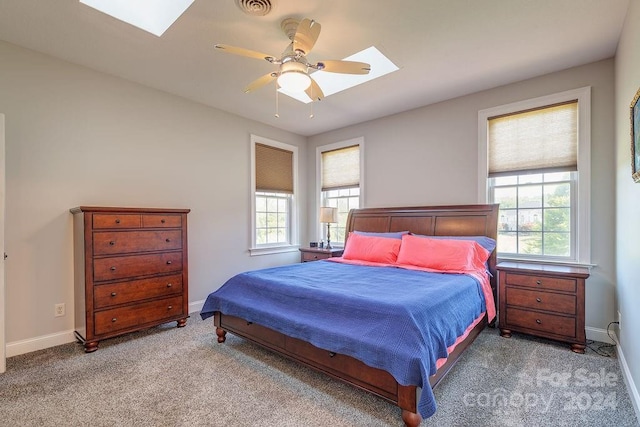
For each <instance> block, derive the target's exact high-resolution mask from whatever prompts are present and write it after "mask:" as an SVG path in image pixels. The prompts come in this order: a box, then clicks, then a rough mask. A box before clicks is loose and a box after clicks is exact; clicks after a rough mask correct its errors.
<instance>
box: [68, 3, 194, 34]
mask: <svg viewBox="0 0 640 427" xmlns="http://www.w3.org/2000/svg"><path fill="white" fill-rule="evenodd" d="M193 1H194V0H80V3H84V4H86V5H87V6H90V7H92V8H94V9H97V10H99V11H100V12H102V13H106V14H107V15H111V16H113V17H114V18H116V19H119V20H121V21H124V22H126V23H127V24H131V25H133V26H135V27H138V28H141V29H143V30H145V31H148V32H150V33H151V34H154V35H156V36H158V37H160V36H161V35H162V34H163V33H164V32H165V31H166V30H167V28H169V27H170V26H171V25H172V24H173V23H174V22H176V20H177V19H178V18H179V17H180V15H182V14H183V13H184V11H185V10H187V8H188V7H189V6H191V4H192V3H193Z"/></svg>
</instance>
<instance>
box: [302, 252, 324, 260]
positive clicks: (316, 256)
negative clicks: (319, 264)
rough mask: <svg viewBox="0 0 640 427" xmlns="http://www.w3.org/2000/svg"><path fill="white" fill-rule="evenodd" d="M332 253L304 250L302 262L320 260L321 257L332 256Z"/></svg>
mask: <svg viewBox="0 0 640 427" xmlns="http://www.w3.org/2000/svg"><path fill="white" fill-rule="evenodd" d="M330 257H331V254H320V253H317V252H315V253H314V252H302V262H307V261H318V260H320V259H327V258H330Z"/></svg>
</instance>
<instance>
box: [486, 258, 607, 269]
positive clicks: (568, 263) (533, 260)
mask: <svg viewBox="0 0 640 427" xmlns="http://www.w3.org/2000/svg"><path fill="white" fill-rule="evenodd" d="M502 261H509V262H528V263H531V264H545V265H558V266H563V267H584V268H588V269H589V270H591V269H592V268H593V267H596V266H597V264H591V263H587V262H579V261H561V260H557V259H540V258H520V257H508V256H506V257H502V256H500V255H498V263H500V262H502Z"/></svg>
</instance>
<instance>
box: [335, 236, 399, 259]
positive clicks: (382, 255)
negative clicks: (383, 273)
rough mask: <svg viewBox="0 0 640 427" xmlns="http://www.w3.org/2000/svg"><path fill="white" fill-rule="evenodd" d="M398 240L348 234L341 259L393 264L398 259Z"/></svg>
mask: <svg viewBox="0 0 640 427" xmlns="http://www.w3.org/2000/svg"><path fill="white" fill-rule="evenodd" d="M400 242H401V240H400V239H389V238H386V237H376V236H365V235H362V234H355V233H349V238H348V239H347V244H346V246H345V248H344V253H343V254H342V257H343V258H344V259H352V260H360V261H369V262H379V263H383V264H393V263H395V262H396V259H397V258H398V251H399V250H400Z"/></svg>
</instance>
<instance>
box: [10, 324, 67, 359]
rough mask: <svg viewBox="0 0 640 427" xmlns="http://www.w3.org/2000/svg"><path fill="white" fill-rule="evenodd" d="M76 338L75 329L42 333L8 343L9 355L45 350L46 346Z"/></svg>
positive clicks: (65, 342) (64, 342) (60, 343)
mask: <svg viewBox="0 0 640 427" xmlns="http://www.w3.org/2000/svg"><path fill="white" fill-rule="evenodd" d="M75 340H76V338H75V336H74V335H73V330H71V331H63V332H56V333H55V334H49V335H42V336H39V337H35V338H28V339H26V340H21V341H14V342H8V343H7V347H6V349H7V357H12V356H18V355H20V354H25V353H31V352H32V351H38V350H44V349H45V348H49V347H55V346H57V345H62V344H68V343H70V342H74V341H75Z"/></svg>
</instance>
